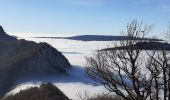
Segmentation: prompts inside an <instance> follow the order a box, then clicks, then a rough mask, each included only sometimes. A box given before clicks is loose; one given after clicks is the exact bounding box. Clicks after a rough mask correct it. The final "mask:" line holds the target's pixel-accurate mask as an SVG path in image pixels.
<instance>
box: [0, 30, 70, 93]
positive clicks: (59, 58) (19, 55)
mask: <svg viewBox="0 0 170 100" xmlns="http://www.w3.org/2000/svg"><path fill="white" fill-rule="evenodd" d="M0 32H1V33H0V37H3V36H2V35H4V32H3V30H2V29H1V30H0ZM8 36H9V35H6V37H8ZM9 38H10V39H9ZM4 39H5V38H4ZM8 39H9V40H7V39H6V40H0V95H2V94H4V93H5V92H6V91H8V90H9V88H10V87H11V86H12V85H13V82H14V81H15V80H16V79H17V78H19V77H24V76H30V75H31V76H33V75H42V74H43V75H44V74H59V73H63V74H66V69H68V68H69V67H70V63H69V61H68V60H67V58H65V56H64V55H63V54H62V53H61V52H59V51H58V50H57V49H55V48H53V47H52V46H50V45H49V44H47V43H35V42H32V41H26V40H23V39H21V40H17V39H15V38H14V37H11V36H9V37H8Z"/></svg>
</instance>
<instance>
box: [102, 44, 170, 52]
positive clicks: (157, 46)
mask: <svg viewBox="0 0 170 100" xmlns="http://www.w3.org/2000/svg"><path fill="white" fill-rule="evenodd" d="M130 47H133V49H134V50H135V49H136V50H137V49H140V50H167V51H170V44H168V43H162V42H138V43H136V44H134V45H130V46H120V47H113V48H105V49H102V50H101V51H103V50H125V49H129V48H130Z"/></svg>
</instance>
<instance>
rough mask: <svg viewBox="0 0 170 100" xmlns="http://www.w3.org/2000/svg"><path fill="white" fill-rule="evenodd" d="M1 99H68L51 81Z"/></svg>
mask: <svg viewBox="0 0 170 100" xmlns="http://www.w3.org/2000/svg"><path fill="white" fill-rule="evenodd" d="M3 100H69V99H68V97H67V96H65V95H64V93H63V92H62V91H60V90H59V89H58V88H57V87H55V86H54V85H53V84H51V83H43V84H41V85H40V87H32V88H29V89H26V90H22V91H20V92H19V93H17V94H15V95H10V96H8V97H5V98H4V99H3Z"/></svg>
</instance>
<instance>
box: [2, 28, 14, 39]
mask: <svg viewBox="0 0 170 100" xmlns="http://www.w3.org/2000/svg"><path fill="white" fill-rule="evenodd" d="M5 40H7V41H14V40H17V39H16V38H15V37H13V36H9V35H8V34H6V32H5V31H4V29H3V28H2V26H0V41H5Z"/></svg>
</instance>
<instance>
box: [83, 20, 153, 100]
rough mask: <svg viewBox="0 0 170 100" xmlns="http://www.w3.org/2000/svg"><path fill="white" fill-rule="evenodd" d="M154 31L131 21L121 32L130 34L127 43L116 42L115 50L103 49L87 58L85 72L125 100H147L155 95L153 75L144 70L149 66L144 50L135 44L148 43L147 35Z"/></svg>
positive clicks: (150, 27)
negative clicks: (153, 93) (146, 41)
mask: <svg viewBox="0 0 170 100" xmlns="http://www.w3.org/2000/svg"><path fill="white" fill-rule="evenodd" d="M151 29H152V26H151V25H143V23H139V22H138V21H137V20H133V21H131V22H130V23H129V24H128V25H127V30H126V32H122V33H124V34H125V35H127V39H126V40H124V41H120V43H119V44H118V43H115V45H114V46H115V47H114V48H110V49H103V50H100V51H98V52H97V53H96V54H94V55H93V56H92V57H88V58H87V67H86V69H87V70H86V72H87V74H88V75H89V77H90V78H91V79H93V80H95V81H97V82H99V83H101V84H102V85H104V86H105V88H106V89H108V90H109V91H111V92H114V93H116V94H117V95H118V96H120V97H122V98H124V99H125V100H146V99H148V98H149V97H150V95H151V94H152V91H151V88H152V86H153V80H154V78H153V77H154V76H153V75H151V74H152V73H151V71H148V72H147V71H145V69H147V66H148V65H149V64H146V59H145V56H143V55H144V54H143V51H142V50H141V49H138V48H137V47H136V46H135V44H137V43H138V42H139V40H140V42H143V41H145V36H146V34H147V33H149V32H150V31H151ZM118 46H121V48H120V47H118ZM151 58H152V57H151ZM146 65H147V66H146ZM153 73H154V72H153Z"/></svg>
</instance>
